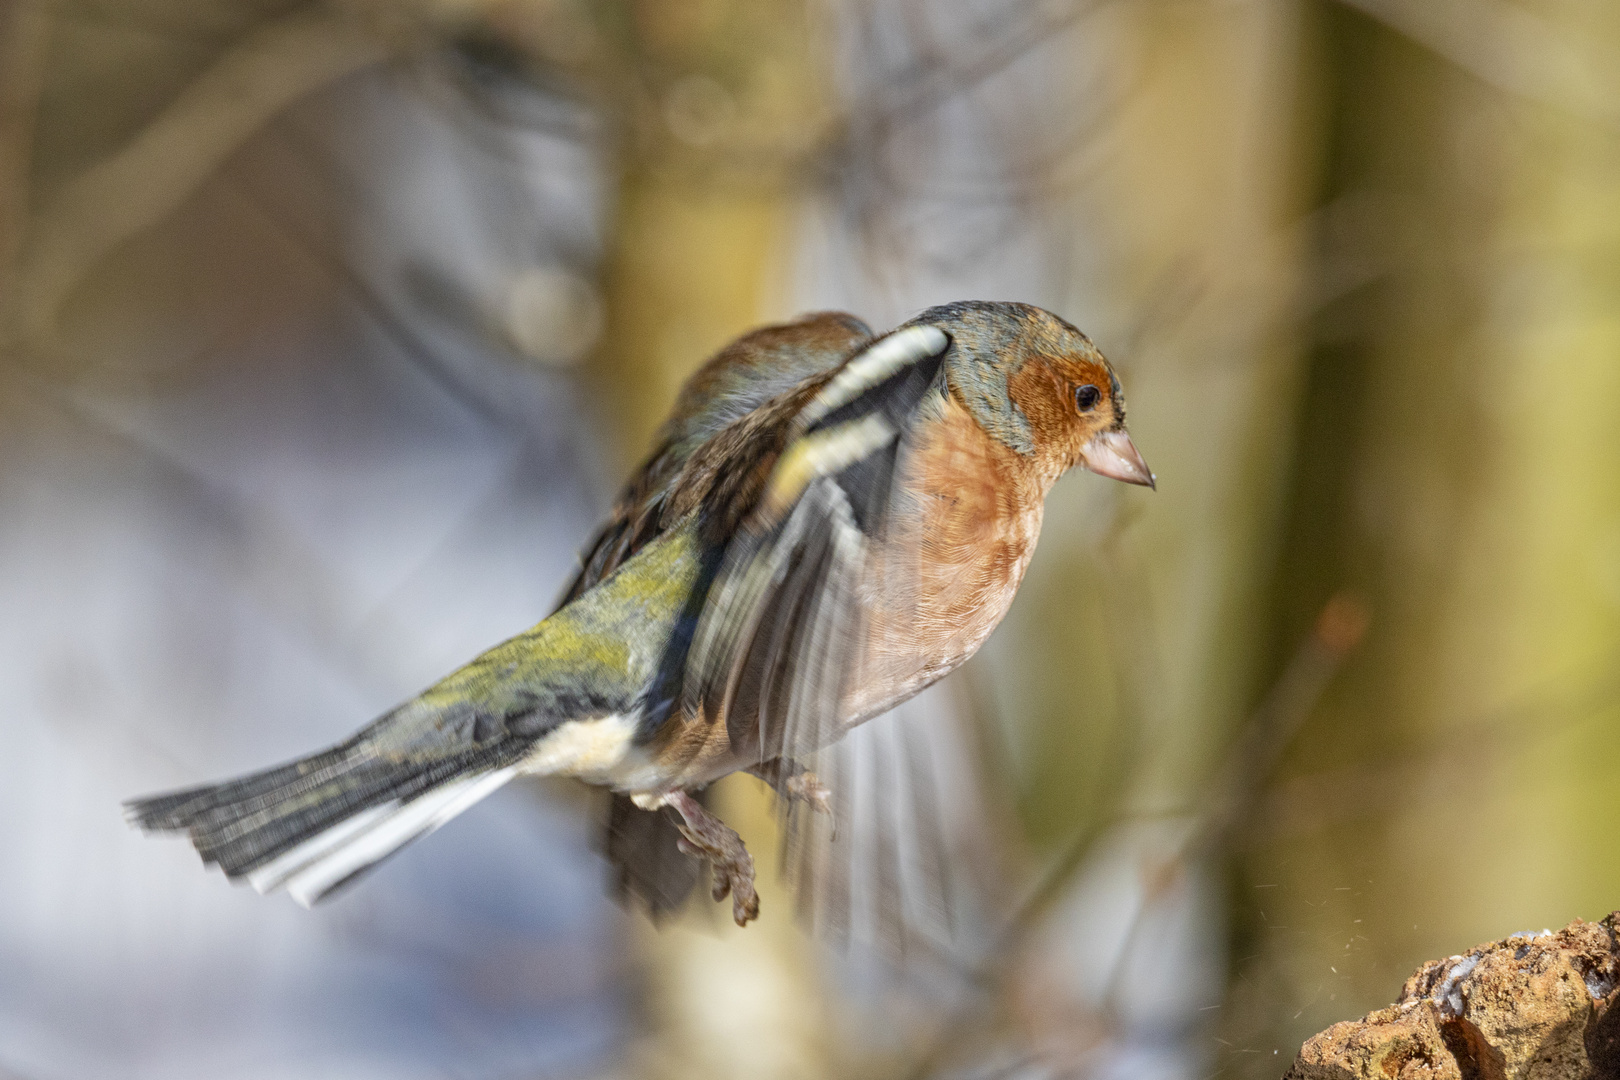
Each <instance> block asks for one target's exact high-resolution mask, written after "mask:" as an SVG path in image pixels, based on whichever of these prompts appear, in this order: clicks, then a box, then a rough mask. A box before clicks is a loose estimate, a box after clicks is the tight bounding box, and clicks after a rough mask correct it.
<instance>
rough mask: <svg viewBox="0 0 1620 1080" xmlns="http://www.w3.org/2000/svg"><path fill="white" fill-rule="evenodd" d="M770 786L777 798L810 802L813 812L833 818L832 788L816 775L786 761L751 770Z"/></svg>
mask: <svg viewBox="0 0 1620 1080" xmlns="http://www.w3.org/2000/svg"><path fill="white" fill-rule="evenodd" d="M748 771H749V772H751V773H753V774H754V775H755V776H757V777H759V778H760V779H761V780H763V781H765V782H766V783H767V784H769V785H771V789H772V790H773V791H775V792H776V794H777V795H779V796H781V797H782V798H784V799H788V800H791V801H796V802H802V803H808V804H809V805H810V809H812V810H819V811H821V812H822V813H823V814H826V815H827V816H828V817H831V816H832V789H831V788H829V787H827V786H826V785H825V784H823V783H822V782H821V778H820V777H818V776H817V775H816V774H815V773H813V772H811V771H810V770H809V769H806V768H805V767H804V766H803V765H800V764H799V763H798V762H797V761H789V760H787V759H786V758H772V759H771V760H769V761H762V762H760V763H759V764H758V765H755V766H753V767H752V768H750V769H749V770H748Z"/></svg>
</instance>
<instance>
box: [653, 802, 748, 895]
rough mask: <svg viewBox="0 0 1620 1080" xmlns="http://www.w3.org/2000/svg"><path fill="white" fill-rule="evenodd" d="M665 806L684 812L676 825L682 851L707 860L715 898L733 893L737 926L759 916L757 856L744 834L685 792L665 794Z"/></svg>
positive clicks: (678, 812) (679, 812)
mask: <svg viewBox="0 0 1620 1080" xmlns="http://www.w3.org/2000/svg"><path fill="white" fill-rule="evenodd" d="M664 805H665V806H669V807H672V808H673V809H674V810H675V812H676V813H677V814H680V815H681V820H680V821H679V822H677V823H676V825H675V827H676V828H677V829H679V830H680V831H681V839H680V840H679V841H678V843H679V845H680V849H681V851H682V852H684V853H685V854H687V855H693V856H696V857H698V858H700V859H707V860H708V862H709V866H710V868H711V870H712V871H713V872H714V898H715V900H717V901H719V900H724V899H725V898H726V894H727V893H729V894H731V917H732V918H734V919H736V920H737V925H738V926H747V925H748V920H750V919H756V918H758V917H759V894H758V893H756V892H755V891H754V857H753V856H752V855H750V854H748V849H747V848H746V847H744V846H743V842H742V837H740V836H738V835H737V833H736V831H735V830H733V829H732V828H731V827H730V826H728V825H727V824H726V823H725V822H723V821H721V820H720V819H719V818H717V817H715V816H714V815H713V814H711V813H709V812H708V811H707V810H705V809H703V806H702V805H701V804H700V803H699V802H698V801H697V800H696V799H694V798H692V796H690V795H688V794H687V793H686V792H684V791H672V792H670V793H669V794H668V795H665V796H664Z"/></svg>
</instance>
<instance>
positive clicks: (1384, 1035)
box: [1284, 911, 1620, 1080]
mask: <svg viewBox="0 0 1620 1080" xmlns="http://www.w3.org/2000/svg"><path fill="white" fill-rule="evenodd" d="M1617 936H1620V911H1617V912H1614V913H1613V914H1611V915H1609V917H1608V918H1606V919H1604V920H1603V921H1602V922H1599V923H1590V922H1585V921H1583V920H1580V919H1577V920H1575V921H1574V922H1573V923H1570V924H1569V925H1568V926H1566V927H1564V929H1562V930H1559V931H1558V932H1556V933H1553V932H1551V931H1542V932H1541V933H1538V934H1529V933H1520V934H1514V935H1512V936H1511V937H1506V938H1503V939H1502V940H1500V941H1493V942H1488V943H1487V944H1484V945H1480V946H1478V947H1476V948H1473V949H1470V950H1468V952H1466V953H1463V954H1462V955H1460V956H1452V957H1448V958H1447V959H1445V960H1432V961H1430V962H1429V963H1427V964H1424V965H1423V966H1422V967H1421V968H1419V969H1418V970H1417V971H1416V972H1414V973H1413V975H1412V977H1411V978H1409V979H1407V980H1406V985H1405V986H1403V987H1402V988H1401V994H1400V997H1399V998H1397V999H1396V1001H1395V1004H1393V1005H1391V1006H1390V1007H1389V1008H1387V1009H1380V1010H1378V1011H1377V1012H1374V1013H1369V1014H1368V1015H1367V1016H1365V1017H1363V1018H1362V1019H1360V1020H1349V1021H1345V1022H1344V1023H1339V1024H1334V1025H1333V1026H1332V1027H1330V1028H1328V1029H1327V1030H1326V1031H1324V1032H1322V1033H1321V1034H1319V1035H1316V1036H1314V1037H1313V1038H1311V1039H1310V1040H1308V1041H1307V1042H1306V1043H1305V1045H1304V1047H1302V1048H1301V1050H1300V1052H1299V1056H1298V1058H1296V1059H1295V1061H1294V1065H1293V1067H1292V1068H1291V1069H1289V1071H1288V1074H1287V1076H1286V1077H1285V1078H1284V1080H1620V1008H1616V1007H1615V1005H1616V1002H1617V1001H1620V941H1617Z"/></svg>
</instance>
